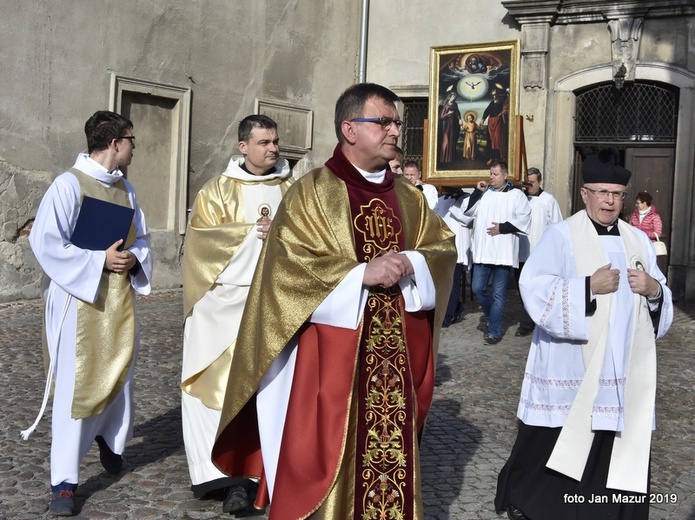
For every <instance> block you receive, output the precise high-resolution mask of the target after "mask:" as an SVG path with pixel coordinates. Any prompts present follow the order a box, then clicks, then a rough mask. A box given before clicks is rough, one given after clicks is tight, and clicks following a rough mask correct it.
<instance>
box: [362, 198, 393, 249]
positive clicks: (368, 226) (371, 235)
mask: <svg viewBox="0 0 695 520" xmlns="http://www.w3.org/2000/svg"><path fill="white" fill-rule="evenodd" d="M355 229H356V230H357V231H358V232H359V233H361V234H362V236H363V239H364V251H363V252H364V257H363V260H367V261H369V260H372V259H374V258H376V257H377V256H379V255H380V254H381V253H382V252H384V251H388V250H391V249H394V248H395V249H398V237H399V236H400V234H401V233H402V231H403V226H402V225H401V221H400V220H399V219H398V217H396V215H395V214H394V213H393V210H392V209H391V208H389V207H387V206H386V205H385V204H384V202H383V201H382V200H380V199H372V200H370V201H369V204H367V205H365V206H360V214H359V215H357V217H355Z"/></svg>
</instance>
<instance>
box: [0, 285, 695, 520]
mask: <svg viewBox="0 0 695 520" xmlns="http://www.w3.org/2000/svg"><path fill="white" fill-rule="evenodd" d="M466 303H467V307H468V308H467V310H468V314H467V315H466V318H465V320H464V321H462V322H461V323H457V324H455V325H453V326H451V327H449V328H448V329H445V330H443V333H442V345H441V347H440V351H439V363H438V364H439V367H438V374H437V387H436V390H435V395H434V403H433V407H432V411H431V413H430V417H429V419H428V426H427V430H426V432H425V438H424V442H423V447H422V457H421V459H422V460H421V464H422V469H423V495H424V500H425V517H426V518H427V519H433V520H434V519H437V520H439V519H457V520H458V519H462V520H468V519H470V520H474V519H493V520H494V519H503V518H506V516H502V515H497V514H496V513H495V511H494V508H493V504H492V502H493V497H494V491H495V485H496V479H497V473H498V471H499V469H500V468H501V467H502V465H503V464H504V462H505V460H506V458H507V456H508V455H509V452H510V450H511V446H512V443H513V442H514V438H515V435H516V421H515V411H516V405H517V400H518V395H519V389H520V385H521V377H522V373H523V368H524V363H525V359H526V352H527V350H528V343H529V341H528V338H518V337H515V336H514V331H515V329H516V323H514V322H513V321H512V320H511V319H507V320H505V328H506V334H505V336H504V338H503V340H502V341H501V342H500V343H499V344H497V345H494V346H485V345H484V344H483V339H482V336H483V334H482V332H480V331H478V330H477V329H476V327H477V325H478V319H479V317H480V309H479V307H477V306H476V305H475V303H471V302H466ZM181 308H182V303H181V292H180V291H167V292H158V293H155V294H153V295H151V296H148V297H145V298H139V299H138V310H139V315H140V324H141V335H142V347H141V352H140V358H139V361H138V364H137V365H136V372H135V380H136V381H135V383H136V387H135V391H136V402H137V410H136V423H135V432H134V438H133V440H132V441H130V442H129V444H128V446H127V448H126V452H125V454H124V462H125V470H124V472H123V473H121V475H119V476H116V477H112V476H109V475H108V474H107V473H105V472H104V471H103V470H102V468H101V465H100V464H99V460H98V449H97V447H96V445H94V447H93V448H92V450H91V451H90V452H89V454H88V455H87V457H86V458H85V460H84V462H83V464H82V468H81V483H80V487H79V488H78V491H77V493H76V497H77V503H78V507H79V508H80V509H81V511H80V514H79V516H78V517H77V518H88V519H107V518H108V519H130V518H133V519H136V518H137V519H143V518H154V519H159V518H162V519H166V518H177V519H208V518H225V517H226V518H229V517H230V515H225V514H223V513H222V512H221V506H220V503H219V502H216V501H200V500H195V499H193V497H192V494H191V492H190V489H189V486H190V482H189V479H188V469H187V466H186V457H185V454H184V451H183V440H182V436H181V421H180V412H181V410H180V396H179V391H178V379H179V370H180V359H181ZM518 309H519V304H518V297H517V295H516V293H515V292H510V293H509V297H508V307H507V312H506V315H507V316H514V314H515V313H516V312H518ZM694 318H695V305H690V306H681V307H679V308H678V309H677V310H676V318H675V322H674V324H673V326H672V328H671V331H670V332H669V334H668V335H667V337H666V338H665V339H664V340H662V341H660V342H659V344H658V349H659V387H658V390H657V431H656V432H655V435H654V439H653V454H652V491H653V492H654V493H656V494H655V495H654V500H655V501H656V502H657V503H654V504H653V505H652V507H651V518H652V519H657V520H662V519H672V520H683V519H690V518H693V519H695V496H694V493H693V492H694V491H695V463H694V462H695V460H694V459H695V435H694V433H693V430H694V427H695V420H694V419H693V397H694V396H695V393H694V388H695V351H694V350H693V337H694V336H695V320H694ZM40 326H41V304H40V302H39V301H29V302H20V303H12V304H2V305H0V384H1V386H0V388H2V391H3V393H4V397H5V398H4V399H3V400H2V402H0V416H1V417H2V418H3V419H2V421H1V423H0V446H2V450H0V489H1V490H2V491H1V492H0V518H7V519H36V518H51V516H50V515H49V514H48V513H47V508H48V502H49V491H48V482H49V464H48V456H49V448H50V406H49V410H48V411H47V413H46V416H45V417H44V419H43V421H42V422H41V423H40V425H39V427H38V429H37V430H36V432H34V434H33V435H32V437H31V438H30V439H29V440H28V441H22V440H21V439H20V437H19V431H20V430H21V429H24V428H26V427H28V425H29V424H31V422H32V421H33V420H34V417H35V414H36V412H37V410H38V408H39V405H40V400H41V396H42V393H43V384H44V377H43V370H42V361H41V347H40V344H41V333H40ZM257 518H263V517H257ZM560 520H561V519H560ZM597 520H600V519H597Z"/></svg>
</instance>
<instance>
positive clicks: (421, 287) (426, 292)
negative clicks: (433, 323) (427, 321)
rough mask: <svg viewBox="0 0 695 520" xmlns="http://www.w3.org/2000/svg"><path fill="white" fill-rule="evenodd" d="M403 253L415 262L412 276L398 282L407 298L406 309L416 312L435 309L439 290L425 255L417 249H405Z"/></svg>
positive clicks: (405, 298) (411, 261)
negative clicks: (436, 287)
mask: <svg viewBox="0 0 695 520" xmlns="http://www.w3.org/2000/svg"><path fill="white" fill-rule="evenodd" d="M403 254H404V255H406V256H407V257H408V259H409V260H410V263H411V264H413V271H414V272H413V274H412V275H411V276H408V277H406V278H402V279H401V280H400V281H399V282H398V286H399V287H400V288H401V293H402V294H403V299H404V300H405V310H406V311H408V312H416V311H427V310H430V309H434V305H435V303H436V298H437V291H436V289H435V287H434V280H432V274H431V273H430V268H429V266H428V265H427V261H426V260H425V257H424V256H422V254H421V253H418V252H417V251H404V252H403Z"/></svg>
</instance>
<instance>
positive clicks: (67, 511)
mask: <svg viewBox="0 0 695 520" xmlns="http://www.w3.org/2000/svg"><path fill="white" fill-rule="evenodd" d="M74 497H75V493H74V491H73V490H72V489H61V490H59V491H54V492H53V497H52V498H51V505H50V506H48V510H49V511H50V512H51V514H53V515H54V516H75V498H74Z"/></svg>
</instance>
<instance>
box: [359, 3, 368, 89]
mask: <svg viewBox="0 0 695 520" xmlns="http://www.w3.org/2000/svg"><path fill="white" fill-rule="evenodd" d="M368 32H369V0H362V19H361V22H360V51H359V55H358V60H359V69H358V71H357V82H358V83H364V82H365V81H367V33H368Z"/></svg>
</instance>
